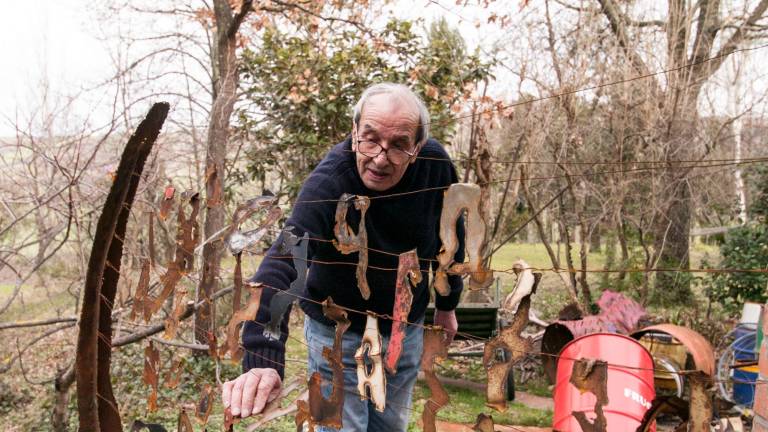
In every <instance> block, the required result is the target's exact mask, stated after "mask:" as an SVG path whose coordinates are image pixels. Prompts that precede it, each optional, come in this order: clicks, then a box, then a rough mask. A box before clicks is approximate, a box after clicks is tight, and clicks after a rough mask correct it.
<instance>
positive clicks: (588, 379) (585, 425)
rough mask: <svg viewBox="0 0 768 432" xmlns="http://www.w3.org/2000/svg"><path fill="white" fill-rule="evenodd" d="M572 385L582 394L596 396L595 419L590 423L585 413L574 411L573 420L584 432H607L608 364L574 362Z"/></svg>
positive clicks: (587, 361)
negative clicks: (605, 409)
mask: <svg viewBox="0 0 768 432" xmlns="http://www.w3.org/2000/svg"><path fill="white" fill-rule="evenodd" d="M570 382H571V384H573V385H574V387H576V388H577V389H578V390H579V391H580V392H581V393H587V392H589V393H592V394H594V395H595V409H594V412H595V419H594V420H593V421H590V420H589V419H588V418H587V415H586V413H584V412H583V411H574V412H573V418H575V419H576V421H577V422H578V423H579V426H580V427H581V430H582V431H583V432H606V431H607V429H606V428H607V427H608V420H607V419H606V418H605V411H604V410H603V407H605V405H607V404H608V363H606V362H604V361H603V360H594V359H578V360H576V361H574V362H573V371H572V373H571V380H570Z"/></svg>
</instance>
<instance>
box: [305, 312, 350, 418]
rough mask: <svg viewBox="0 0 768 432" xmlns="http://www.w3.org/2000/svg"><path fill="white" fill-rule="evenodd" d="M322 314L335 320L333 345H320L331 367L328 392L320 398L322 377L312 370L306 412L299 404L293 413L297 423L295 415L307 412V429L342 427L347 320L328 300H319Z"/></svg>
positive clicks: (344, 313) (345, 313)
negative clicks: (329, 390) (328, 395)
mask: <svg viewBox="0 0 768 432" xmlns="http://www.w3.org/2000/svg"><path fill="white" fill-rule="evenodd" d="M323 314H325V316H326V317H327V318H328V319H330V320H333V321H335V322H336V333H335V335H334V339H333V347H327V346H326V347H323V357H324V358H325V359H326V360H327V361H328V364H329V366H330V367H331V374H332V376H331V383H332V385H333V387H332V389H331V395H330V397H329V398H328V399H326V398H325V397H323V393H322V383H323V378H322V376H321V375H320V372H314V373H313V374H312V375H311V376H310V377H309V383H308V388H309V405H308V407H306V408H307V410H306V411H302V410H303V408H302V407H301V406H300V407H299V413H297V420H296V421H297V422H298V421H299V417H303V416H305V415H306V414H307V413H308V414H309V416H308V418H306V419H305V420H308V421H309V425H310V430H314V427H315V426H316V425H320V426H327V427H331V428H335V429H341V428H342V413H343V410H344V364H343V363H342V360H341V358H342V347H341V342H342V339H343V336H344V332H346V331H347V329H348V328H349V325H350V321H349V319H348V318H347V312H346V311H344V310H343V309H342V308H340V307H339V306H337V305H336V304H334V303H333V300H332V299H331V298H330V297H328V299H326V300H325V302H323Z"/></svg>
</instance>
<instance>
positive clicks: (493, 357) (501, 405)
mask: <svg viewBox="0 0 768 432" xmlns="http://www.w3.org/2000/svg"><path fill="white" fill-rule="evenodd" d="M540 280H541V273H532V272H531V270H530V269H529V268H526V269H521V271H520V273H519V274H518V279H517V285H516V287H515V290H522V291H523V292H528V294H527V295H525V296H524V297H523V298H522V300H520V303H519V304H518V306H517V313H516V314H515V317H514V319H513V321H512V324H510V325H509V326H507V327H505V328H503V329H501V332H500V333H499V335H498V336H496V337H494V338H493V339H491V341H490V342H488V343H487V344H486V345H485V348H484V350H483V366H485V369H486V372H487V374H488V385H487V387H486V399H487V400H486V405H487V406H489V407H491V408H493V409H496V410H498V411H503V410H504V409H505V408H506V407H507V397H506V386H507V375H509V374H510V373H511V371H512V366H514V364H515V363H517V362H518V361H520V360H522V359H523V358H524V357H525V356H527V355H528V354H529V353H530V352H532V351H533V339H532V338H530V337H523V336H522V332H523V330H525V327H526V326H527V325H528V313H529V311H530V309H531V296H532V295H533V294H534V293H535V292H536V287H537V286H538V284H539V281H540ZM523 284H526V285H530V286H522V285H523ZM499 348H503V349H505V350H507V351H509V353H510V356H509V359H508V360H507V361H506V362H504V363H502V362H499V361H497V352H496V351H497V349H499Z"/></svg>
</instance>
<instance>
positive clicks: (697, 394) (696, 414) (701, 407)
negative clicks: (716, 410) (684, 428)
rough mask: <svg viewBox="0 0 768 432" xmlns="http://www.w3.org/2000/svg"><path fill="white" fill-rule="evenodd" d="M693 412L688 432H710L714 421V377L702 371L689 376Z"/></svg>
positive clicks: (691, 412)
mask: <svg viewBox="0 0 768 432" xmlns="http://www.w3.org/2000/svg"><path fill="white" fill-rule="evenodd" d="M688 386H689V387H690V400H691V411H690V420H688V431H690V432H709V431H710V428H709V423H710V422H711V421H712V392H711V391H710V390H709V389H710V387H712V376H711V375H708V374H706V373H704V372H701V371H696V372H693V373H691V374H688Z"/></svg>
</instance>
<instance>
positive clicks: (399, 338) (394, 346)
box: [384, 249, 421, 375]
mask: <svg viewBox="0 0 768 432" xmlns="http://www.w3.org/2000/svg"><path fill="white" fill-rule="evenodd" d="M419 282H421V269H420V268H419V256H418V255H416V250H415V249H414V250H412V251H408V252H405V253H402V254H400V257H399V258H398V264H397V281H396V285H395V307H394V310H393V314H392V316H393V320H392V332H391V333H390V337H389V345H388V346H387V354H386V358H385V359H384V367H385V368H386V370H387V372H389V373H390V374H391V375H394V374H396V373H397V362H398V360H400V355H401V354H402V351H403V339H404V338H405V330H406V328H407V326H408V323H407V321H408V314H409V313H410V312H411V302H412V301H413V292H411V286H412V285H413V286H416V285H417V284H418V283H419Z"/></svg>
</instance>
